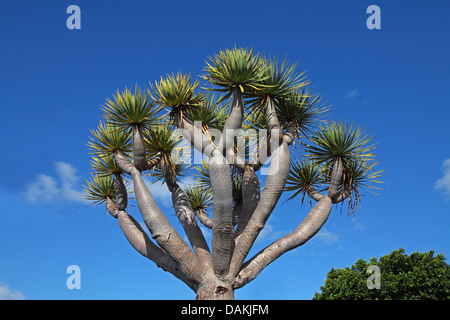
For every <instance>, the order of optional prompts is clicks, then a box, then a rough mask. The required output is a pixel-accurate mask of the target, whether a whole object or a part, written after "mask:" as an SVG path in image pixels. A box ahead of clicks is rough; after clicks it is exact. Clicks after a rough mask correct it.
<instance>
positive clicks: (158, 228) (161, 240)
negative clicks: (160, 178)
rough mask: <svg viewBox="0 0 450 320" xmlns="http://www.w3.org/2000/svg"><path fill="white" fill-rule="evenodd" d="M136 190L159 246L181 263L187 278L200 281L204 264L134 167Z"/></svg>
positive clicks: (149, 226)
mask: <svg viewBox="0 0 450 320" xmlns="http://www.w3.org/2000/svg"><path fill="white" fill-rule="evenodd" d="M131 176H132V177H133V183H134V190H135V195H136V201H137V203H138V207H139V211H140V212H141V214H142V217H143V219H144V222H145V224H146V226H147V227H148V229H149V231H150V233H151V235H152V238H153V239H154V240H155V241H156V242H157V243H158V245H159V246H161V248H162V249H163V250H164V251H165V252H166V253H167V254H168V255H169V256H170V257H171V258H172V259H173V260H174V261H175V262H176V263H178V264H179V266H180V269H181V272H182V273H183V274H185V275H186V277H187V278H189V279H192V280H194V281H200V279H201V276H202V274H203V269H202V266H201V265H200V264H199V263H198V259H197V258H196V256H195V254H194V253H193V252H192V251H191V250H190V248H189V246H188V245H187V244H186V243H185V242H184V241H183V239H182V238H181V237H180V235H179V234H178V233H177V232H176V230H175V229H174V228H173V227H172V225H171V224H170V222H169V221H168V220H167V218H166V216H165V215H164V214H163V213H162V211H161V210H160V209H159V207H158V206H157V204H156V202H155V200H154V199H153V196H152V194H151V193H150V191H149V190H148V188H147V186H146V185H145V183H144V180H143V179H142V176H141V173H140V172H139V171H138V170H136V169H134V170H132V171H131Z"/></svg>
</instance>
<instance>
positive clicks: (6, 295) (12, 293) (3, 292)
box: [0, 285, 25, 300]
mask: <svg viewBox="0 0 450 320" xmlns="http://www.w3.org/2000/svg"><path fill="white" fill-rule="evenodd" d="M0 300H25V296H24V295H23V294H22V293H21V292H19V291H16V290H11V289H9V288H8V287H7V286H1V285H0Z"/></svg>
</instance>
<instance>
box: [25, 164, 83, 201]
mask: <svg viewBox="0 0 450 320" xmlns="http://www.w3.org/2000/svg"><path fill="white" fill-rule="evenodd" d="M55 172H56V175H55V176H52V175H47V174H39V175H37V176H36V178H35V179H34V180H33V181H30V182H29V183H28V184H27V187H26V190H25V197H26V199H27V200H28V201H29V202H31V203H38V202H51V201H54V200H59V201H61V200H62V201H69V202H76V203H86V200H85V199H84V197H83V195H84V194H83V191H82V190H81V186H80V189H77V187H78V186H77V185H78V182H79V180H80V177H78V176H77V171H76V169H75V168H74V166H73V165H71V164H70V163H66V162H55Z"/></svg>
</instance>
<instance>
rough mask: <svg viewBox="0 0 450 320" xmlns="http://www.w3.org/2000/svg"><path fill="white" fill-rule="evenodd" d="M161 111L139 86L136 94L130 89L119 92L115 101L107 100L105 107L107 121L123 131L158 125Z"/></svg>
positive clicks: (114, 96) (115, 96) (136, 88)
mask: <svg viewBox="0 0 450 320" xmlns="http://www.w3.org/2000/svg"><path fill="white" fill-rule="evenodd" d="M160 110H161V108H160V107H158V106H157V105H155V104H154V103H153V101H152V100H151V99H150V97H149V96H148V95H147V94H146V93H145V91H144V90H142V89H140V88H138V87H137V86H136V87H135V90H134V93H133V92H131V91H130V90H129V89H128V88H126V89H125V90H124V91H122V92H120V91H119V90H117V92H116V94H115V95H113V99H109V98H108V99H106V104H105V106H104V107H103V111H104V112H105V118H106V120H107V121H108V122H109V123H113V124H114V125H115V126H117V127H119V128H122V129H129V128H131V127H133V126H138V127H148V126H150V125H154V124H156V123H158V120H159V118H158V113H159V112H160Z"/></svg>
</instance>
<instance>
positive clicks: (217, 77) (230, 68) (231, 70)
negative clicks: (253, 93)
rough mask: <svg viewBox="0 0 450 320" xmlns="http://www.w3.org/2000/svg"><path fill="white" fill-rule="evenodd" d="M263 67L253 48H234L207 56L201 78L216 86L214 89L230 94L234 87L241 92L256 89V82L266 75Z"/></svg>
mask: <svg viewBox="0 0 450 320" xmlns="http://www.w3.org/2000/svg"><path fill="white" fill-rule="evenodd" d="M265 69H267V67H264V66H263V64H262V60H261V59H260V57H259V55H254V54H253V50H247V49H242V48H234V49H233V50H228V49H227V50H224V51H223V50H221V51H220V52H219V53H217V54H215V55H214V56H213V57H209V58H208V61H206V68H205V71H206V74H205V75H203V76H202V78H203V79H205V80H207V81H209V82H210V83H211V84H213V85H215V86H217V88H216V89H214V90H216V91H219V92H228V93H230V94H231V92H232V91H233V89H234V88H235V87H238V88H239V89H240V91H241V92H245V91H249V90H258V89H259V87H258V83H260V82H261V81H262V80H263V79H264V78H265V77H267V76H266V75H265V71H266V70H265Z"/></svg>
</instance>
